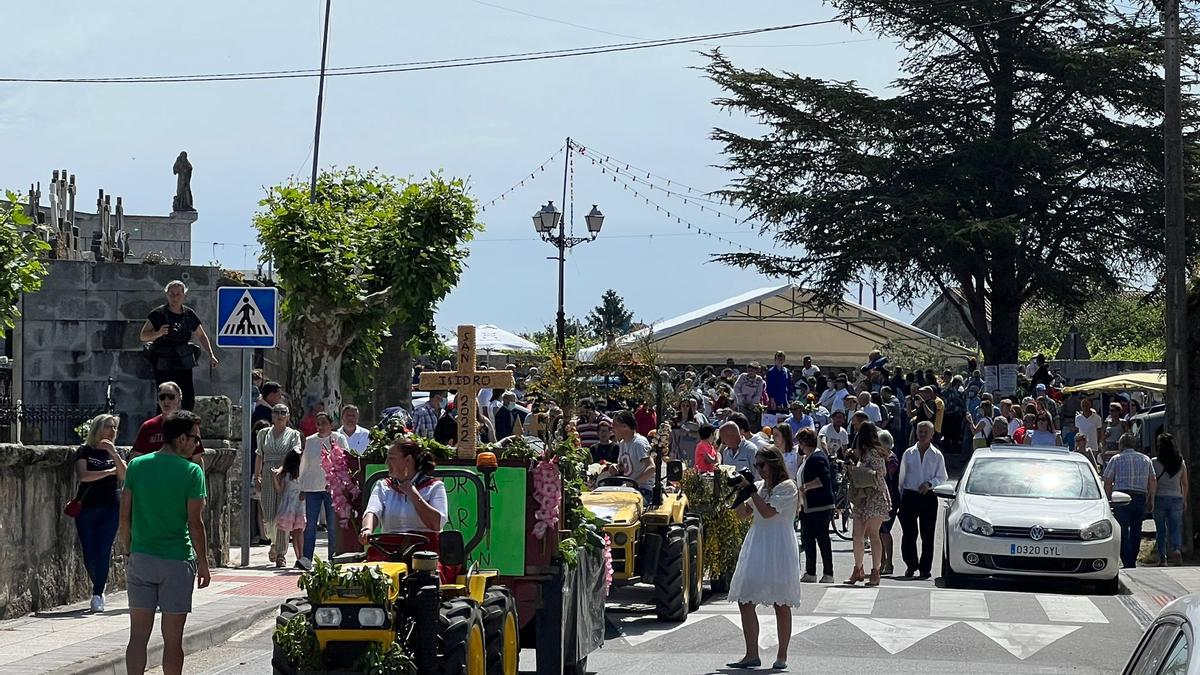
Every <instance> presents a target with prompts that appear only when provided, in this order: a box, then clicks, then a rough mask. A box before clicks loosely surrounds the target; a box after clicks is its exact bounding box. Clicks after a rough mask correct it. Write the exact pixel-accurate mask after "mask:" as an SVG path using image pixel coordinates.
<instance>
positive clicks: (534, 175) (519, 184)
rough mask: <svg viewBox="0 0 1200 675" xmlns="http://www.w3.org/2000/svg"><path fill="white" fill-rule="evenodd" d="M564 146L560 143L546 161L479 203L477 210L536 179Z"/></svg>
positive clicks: (483, 208) (482, 209) (481, 209)
mask: <svg viewBox="0 0 1200 675" xmlns="http://www.w3.org/2000/svg"><path fill="white" fill-rule="evenodd" d="M565 147H566V146H565V145H560V146H559V147H558V149H557V150H555V151H554V154H553V155H550V157H549V158H547V159H546V161H544V162H542V163H541V164H539V165H537V168H535V169H534V170H533V171H530V172H529V175H528V176H525V177H524V178H522V179H521V180H519V181H517V182H516V183H515V184H514V185H513V186H512V187H510V188H508V189H507V190H505V191H504V192H501V193H500V194H498V195H496V196H495V197H494V198H493V199H492V200H491V201H489V202H485V203H484V204H482V205H480V207H479V212H480V213H483V212H484V211H487V210H488V207H489V206H494V205H495V204H496V202H501V201H504V198H505V197H507V196H508V195H509V193H511V192H512V191H514V190H517V189H520V188H523V187H525V183H527V182H532V181H533V180H536V179H537V177H538V175H539V174H542V173H545V171H546V165H548V164H550V163H551V162H553V161H554V160H555V159H557V158H558V155H559V153H561V152H562V151H563V148H565Z"/></svg>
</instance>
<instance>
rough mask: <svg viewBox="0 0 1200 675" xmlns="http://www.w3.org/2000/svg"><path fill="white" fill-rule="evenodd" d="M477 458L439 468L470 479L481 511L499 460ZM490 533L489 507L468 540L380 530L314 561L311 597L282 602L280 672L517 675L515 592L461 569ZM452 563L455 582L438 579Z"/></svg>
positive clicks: (450, 476) (490, 575)
mask: <svg viewBox="0 0 1200 675" xmlns="http://www.w3.org/2000/svg"><path fill="white" fill-rule="evenodd" d="M478 459H479V463H478V467H477V468H478V471H474V472H473V471H468V470H466V469H461V468H449V469H439V470H438V474H439V476H440V477H441V478H442V479H443V480H463V481H468V482H472V483H474V484H475V487H476V490H475V494H476V495H477V499H478V503H477V505H476V506H477V509H478V512H479V513H480V514H489V513H490V510H491V505H490V494H491V492H492V490H493V489H494V488H495V485H494V483H493V480H492V479H493V475H494V473H495V471H496V458H495V455H492V454H491V453H481V454H480V455H479V458H478ZM488 531H489V525H488V523H487V516H486V515H485V516H484V522H482V523H481V526H480V527H479V529H478V530H477V531H476V533H475V535H474V536H473V537H472V539H471V541H469V542H466V543H465V544H464V542H463V539H462V535H461V533H459V532H454V531H450V532H444V533H441V535H440V536H439V537H438V539H439V542H438V549H439V553H434V552H432V551H430V550H427V549H428V547H429V544H430V542H429V539H428V538H427V537H425V536H422V535H418V534H375V535H372V536H371V537H370V538H369V541H368V544H367V550H366V551H365V552H362V553H353V554H348V555H342V556H338V557H337V558H336V559H335V561H334V564H332V565H331V564H328V563H325V562H324V561H321V560H319V559H318V560H315V561H314V566H313V569H312V570H310V571H308V572H306V573H305V574H304V575H302V576H301V578H300V587H301V588H302V589H304V590H305V591H306V592H307V593H306V595H305V596H304V597H297V598H291V599H289V600H287V601H286V602H284V603H283V605H282V606H281V607H280V611H279V616H278V619H277V625H278V627H277V630H276V635H275V640H274V643H275V646H274V654H273V657H272V665H273V666H274V670H275V672H276V673H287V674H291V673H297V672H303V671H313V670H316V671H327V670H333V671H337V670H342V671H352V672H383V673H393V672H395V673H422V674H424V673H437V674H439V675H516V673H517V661H518V657H519V650H520V647H519V622H518V617H517V604H516V600H515V598H514V596H513V593H512V591H511V590H509V589H508V588H506V587H504V586H502V585H499V584H498V583H497V579H498V572H497V571H496V570H486V569H480V568H479V567H478V565H476V564H471V565H469V566H466V567H465V568H464V563H466V562H467V555H468V554H469V553H470V552H471V551H472V550H474V549H475V548H476V547H477V546H478V545H479V543H480V542H481V541H482V540H483V539H484V537H485V536H486V533H487V532H488ZM368 556H369V557H371V558H372V560H373V561H372V562H367V560H366V559H367V557H368ZM439 568H440V569H441V570H442V571H441V573H439ZM446 570H460V571H457V573H454V572H452V573H451V574H452V575H453V578H452V583H443V582H442V579H443V578H444V577H446V576H447V574H446Z"/></svg>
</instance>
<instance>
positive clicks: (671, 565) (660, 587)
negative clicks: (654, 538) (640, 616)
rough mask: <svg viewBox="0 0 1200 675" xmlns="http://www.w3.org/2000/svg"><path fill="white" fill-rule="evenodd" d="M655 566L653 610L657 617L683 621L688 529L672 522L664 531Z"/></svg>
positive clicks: (688, 589) (684, 613)
mask: <svg viewBox="0 0 1200 675" xmlns="http://www.w3.org/2000/svg"><path fill="white" fill-rule="evenodd" d="M662 536H663V542H662V550H661V551H660V553H659V556H658V570H657V571H656V572H655V573H654V612H655V614H657V615H658V620H659V621H673V622H678V621H683V620H684V619H686V618H687V613H688V596H689V595H691V593H690V588H689V582H690V579H689V571H690V568H691V565H689V564H688V563H689V561H688V553H687V532H686V531H685V530H684V528H683V527H682V526H679V525H673V526H671V527H670V528H669V529H667V530H666V531H665V532H664V533H663V535H662Z"/></svg>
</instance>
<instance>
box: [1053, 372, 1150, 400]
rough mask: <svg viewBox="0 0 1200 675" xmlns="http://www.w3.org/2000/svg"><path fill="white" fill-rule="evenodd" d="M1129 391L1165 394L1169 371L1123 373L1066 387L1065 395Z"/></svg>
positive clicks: (1064, 389)
mask: <svg viewBox="0 0 1200 675" xmlns="http://www.w3.org/2000/svg"><path fill="white" fill-rule="evenodd" d="M1128 389H1145V390H1147V391H1154V392H1159V393H1163V392H1165V391H1166V390H1167V371H1165V370H1142V371H1137V372H1133V373H1121V374H1120V375H1113V376H1111V377H1102V378H1100V379H1099V380H1092V381H1091V382H1084V383H1083V384H1077V385H1075V386H1073V387H1064V388H1063V391H1064V392H1065V393H1068V394H1070V393H1073V392H1077V391H1126V390H1128Z"/></svg>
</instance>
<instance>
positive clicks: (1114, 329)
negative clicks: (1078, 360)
mask: <svg viewBox="0 0 1200 675" xmlns="http://www.w3.org/2000/svg"><path fill="white" fill-rule="evenodd" d="M1165 309H1166V303H1164V302H1163V300H1162V299H1161V298H1149V297H1146V296H1145V294H1143V293H1139V292H1136V291H1126V292H1124V293H1112V294H1108V295H1105V296H1104V297H1101V298H1096V299H1095V300H1092V301H1091V302H1088V303H1087V304H1086V305H1084V306H1083V307H1080V308H1075V309H1064V308H1062V307H1055V306H1053V305H1050V304H1048V303H1045V302H1039V301H1032V302H1030V303H1028V304H1027V305H1026V306H1025V308H1024V309H1023V310H1022V311H1021V347H1022V349H1021V355H1020V356H1021V361H1020V362H1021V363H1026V362H1028V361H1029V359H1031V358H1033V355H1034V354H1037V353H1038V352H1041V353H1043V354H1045V355H1046V356H1047V357H1048V358H1054V355H1055V354H1056V353H1058V348H1059V347H1061V346H1062V344H1063V341H1064V340H1065V339H1066V337H1067V331H1068V330H1069V329H1070V327H1071V326H1075V328H1076V329H1077V330H1078V331H1079V334H1080V336H1081V337H1082V338H1083V340H1084V342H1085V344H1087V348H1088V353H1089V355H1090V357H1091V359H1092V360H1093V361H1162V360H1163V359H1164V358H1165V355H1166V350H1167V338H1166V318H1165V315H1164V311H1165Z"/></svg>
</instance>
